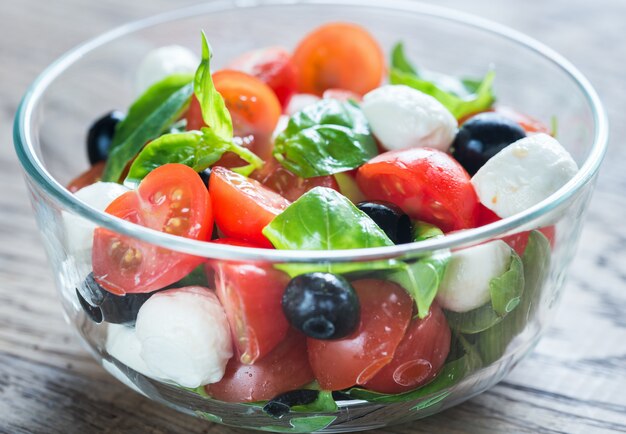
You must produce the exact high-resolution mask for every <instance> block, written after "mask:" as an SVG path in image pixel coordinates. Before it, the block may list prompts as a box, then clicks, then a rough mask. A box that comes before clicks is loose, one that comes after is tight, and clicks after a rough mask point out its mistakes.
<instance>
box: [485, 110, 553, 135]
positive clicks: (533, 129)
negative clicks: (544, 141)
mask: <svg viewBox="0 0 626 434" xmlns="http://www.w3.org/2000/svg"><path fill="white" fill-rule="evenodd" d="M495 112H496V113H499V114H501V115H502V116H504V117H507V118H509V119H512V120H514V121H515V122H517V123H518V124H520V126H521V127H522V128H523V129H524V130H525V131H526V132H527V133H545V134H551V133H552V132H551V131H550V128H548V127H547V126H546V125H545V124H544V123H543V122H541V121H539V120H537V119H535V118H533V117H531V116H528V115H525V114H523V113H520V112H518V111H515V110H513V109H512V108H509V107H501V106H498V107H496V109H495Z"/></svg>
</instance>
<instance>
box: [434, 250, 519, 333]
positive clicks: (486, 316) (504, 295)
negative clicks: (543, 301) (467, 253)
mask: <svg viewBox="0 0 626 434" xmlns="http://www.w3.org/2000/svg"><path fill="white" fill-rule="evenodd" d="M489 292H490V295H491V301H490V302H489V303H486V304H484V305H483V306H480V307H478V308H476V309H473V310H470V311H469V312H461V313H459V312H451V311H446V312H445V314H446V318H447V319H448V324H449V325H450V328H452V329H453V330H456V331H458V332H461V333H465V334H475V333H480V332H483V331H485V330H487V329H489V328H491V327H494V326H495V325H496V324H498V323H499V322H500V321H502V319H503V318H504V317H505V316H506V315H508V314H509V313H510V312H512V311H513V310H514V309H515V308H516V307H517V306H518V305H519V304H520V301H521V298H522V294H523V292H524V267H523V265H522V260H521V259H520V257H519V256H518V255H517V253H515V251H514V250H511V262H510V264H509V268H508V270H507V271H505V272H504V273H503V274H502V275H501V276H498V277H494V278H493V279H491V281H490V282H489Z"/></svg>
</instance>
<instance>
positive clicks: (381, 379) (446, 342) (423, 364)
mask: <svg viewBox="0 0 626 434" xmlns="http://www.w3.org/2000/svg"><path fill="white" fill-rule="evenodd" d="M450 338H451V333H450V327H448V323H447V321H446V317H445V315H444V314H443V311H442V310H441V308H440V307H439V306H438V305H437V304H433V305H432V306H431V307H430V312H429V314H428V316H426V318H424V319H419V318H413V319H412V320H411V322H410V323H409V327H408V328H407V331H406V334H405V335H404V337H403V338H402V341H400V345H398V348H397V349H396V352H395V353H394V356H393V360H392V361H391V362H390V363H389V364H388V365H386V366H384V367H383V368H382V369H381V370H380V371H379V372H378V374H376V375H375V376H374V377H373V378H372V379H371V380H369V381H368V382H367V383H365V385H364V387H365V388H366V389H369V390H374V391H376V392H381V393H402V392H407V391H409V390H412V389H416V388H418V387H420V386H423V385H424V384H426V383H428V382H430V381H431V380H432V379H433V378H435V376H436V375H437V374H438V373H439V371H441V368H442V367H443V365H444V363H445V361H446V357H448V353H449V352H450Z"/></svg>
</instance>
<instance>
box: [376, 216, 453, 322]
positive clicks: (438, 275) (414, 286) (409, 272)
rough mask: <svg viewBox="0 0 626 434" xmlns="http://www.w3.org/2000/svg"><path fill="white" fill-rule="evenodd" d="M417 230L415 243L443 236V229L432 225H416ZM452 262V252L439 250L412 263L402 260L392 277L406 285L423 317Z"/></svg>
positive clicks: (400, 283)
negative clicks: (449, 263)
mask: <svg viewBox="0 0 626 434" xmlns="http://www.w3.org/2000/svg"><path fill="white" fill-rule="evenodd" d="M413 227H414V229H413V239H414V241H423V240H426V239H428V238H436V237H441V236H443V232H442V231H441V229H439V228H438V227H437V226H434V225H431V224H428V223H423V222H416V223H415V224H414V226H413ZM449 261H450V250H447V249H446V250H440V251H436V252H433V253H432V254H430V255H428V256H425V257H422V258H418V259H417V260H413V261H411V262H409V261H405V262H402V261H398V264H397V265H396V267H395V269H394V271H393V272H392V274H391V275H390V276H389V277H388V278H389V280H391V281H393V282H396V283H397V284H399V285H400V286H402V287H403V288H404V289H405V290H406V291H407V292H408V293H409V295H411V297H412V298H413V300H415V302H416V304H417V311H418V312H417V313H418V316H419V317H420V318H425V317H426V316H427V315H428V312H429V311H430V305H431V304H432V302H433V300H434V299H435V296H436V295H437V290H438V289H439V284H440V283H441V280H442V279H443V275H444V273H445V271H446V267H447V265H448V262H449Z"/></svg>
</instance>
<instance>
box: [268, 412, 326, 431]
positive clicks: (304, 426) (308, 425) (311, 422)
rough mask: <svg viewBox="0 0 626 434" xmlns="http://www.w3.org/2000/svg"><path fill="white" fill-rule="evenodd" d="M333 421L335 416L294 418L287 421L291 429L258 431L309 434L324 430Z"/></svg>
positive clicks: (273, 427)
mask: <svg viewBox="0 0 626 434" xmlns="http://www.w3.org/2000/svg"><path fill="white" fill-rule="evenodd" d="M335 419H337V416H310V417H294V418H292V419H290V420H289V424H290V425H291V427H284V426H276V425H272V426H266V427H261V428H258V429H259V430H261V431H271V432H288V433H310V432H315V431H319V430H322V429H324V428H326V427H327V426H328V425H330V424H331V423H333V422H334V421H335Z"/></svg>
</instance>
